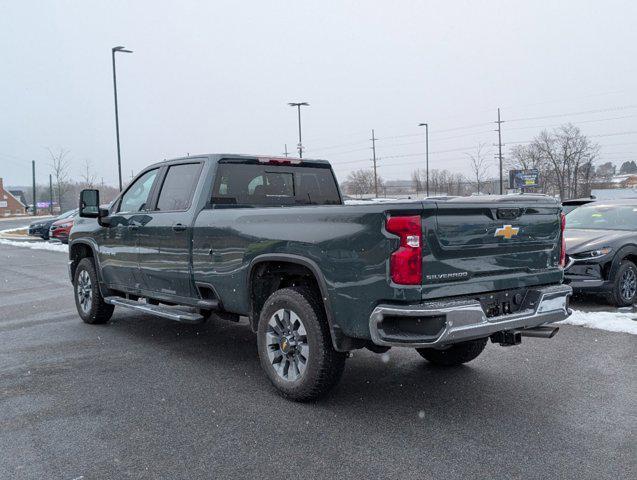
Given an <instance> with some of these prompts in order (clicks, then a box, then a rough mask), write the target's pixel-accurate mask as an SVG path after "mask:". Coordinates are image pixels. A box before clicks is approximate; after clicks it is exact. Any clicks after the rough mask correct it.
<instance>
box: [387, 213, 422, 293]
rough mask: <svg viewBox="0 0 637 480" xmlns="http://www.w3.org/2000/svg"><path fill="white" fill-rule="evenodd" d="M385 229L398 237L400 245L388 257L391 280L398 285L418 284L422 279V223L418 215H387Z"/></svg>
mask: <svg viewBox="0 0 637 480" xmlns="http://www.w3.org/2000/svg"><path fill="white" fill-rule="evenodd" d="M385 229H386V230H387V231H388V232H389V233H393V234H394V235H398V237H400V246H399V247H398V250H396V251H395V252H393V253H392V254H391V257H390V259H389V270H390V275H391V279H392V281H393V282H394V283H397V284H400V285H420V282H421V281H422V224H421V219H420V216H419V215H410V216H396V217H389V218H388V219H387V222H386V224H385Z"/></svg>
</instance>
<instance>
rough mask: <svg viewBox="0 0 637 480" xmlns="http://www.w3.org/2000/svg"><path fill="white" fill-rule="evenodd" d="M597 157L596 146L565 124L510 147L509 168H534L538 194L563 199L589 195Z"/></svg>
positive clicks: (574, 128) (572, 127)
mask: <svg viewBox="0 0 637 480" xmlns="http://www.w3.org/2000/svg"><path fill="white" fill-rule="evenodd" d="M598 154H599V145H598V144H596V143H593V142H591V141H590V140H589V139H588V137H586V136H585V135H584V134H582V132H581V131H580V129H579V128H577V127H576V126H574V125H572V124H570V123H569V124H566V125H562V126H561V127H559V128H556V129H555V130H553V131H551V132H549V131H547V130H544V131H542V132H540V134H539V135H538V136H537V137H535V139H533V141H532V142H531V143H529V144H528V145H527V146H524V147H517V148H514V149H513V150H512V151H511V160H510V162H509V166H510V167H514V168H522V169H529V168H537V169H538V170H539V172H540V183H541V189H542V191H543V192H544V193H548V194H558V195H559V196H560V198H562V199H563V200H564V199H567V198H574V197H577V196H582V195H588V194H590V188H591V182H592V179H593V174H594V170H595V169H594V166H593V164H594V162H595V160H596V159H597V156H598Z"/></svg>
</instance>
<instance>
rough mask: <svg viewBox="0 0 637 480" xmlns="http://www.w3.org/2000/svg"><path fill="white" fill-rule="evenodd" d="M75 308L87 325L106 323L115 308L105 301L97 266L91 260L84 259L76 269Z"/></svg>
mask: <svg viewBox="0 0 637 480" xmlns="http://www.w3.org/2000/svg"><path fill="white" fill-rule="evenodd" d="M73 286H74V287H75V306H76V307H77V313H79V314H80V317H81V318H82V320H83V321H84V322H85V323H90V324H98V323H106V322H108V321H109V320H110V319H111V316H112V315H113V310H114V309H115V307H114V306H113V305H109V304H108V303H106V302H105V301H104V297H102V294H101V292H100V288H99V285H98V281H97V273H96V272H95V265H93V260H92V259H90V258H83V259H82V260H80V263H78V265H77V268H76V269H75V275H74V281H73Z"/></svg>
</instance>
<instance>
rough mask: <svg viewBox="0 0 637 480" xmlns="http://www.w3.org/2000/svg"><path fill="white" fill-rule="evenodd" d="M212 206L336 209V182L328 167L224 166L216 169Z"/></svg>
mask: <svg viewBox="0 0 637 480" xmlns="http://www.w3.org/2000/svg"><path fill="white" fill-rule="evenodd" d="M211 203H212V205H214V206H226V207H231V206H235V207H256V206H272V207H275V206H285V205H290V206H299V205H340V204H341V203H342V202H341V197H340V194H339V192H338V188H337V186H336V179H335V178H334V175H333V173H332V170H331V168H330V167H329V165H328V164H314V163H309V162H308V163H306V164H305V165H304V164H300V165H280V164H276V163H275V164H270V163H261V162H258V161H256V160H255V161H254V162H241V163H238V162H228V163H224V162H223V160H222V161H220V162H219V164H218V165H217V174H216V176H215V184H214V187H213V191H212V198H211Z"/></svg>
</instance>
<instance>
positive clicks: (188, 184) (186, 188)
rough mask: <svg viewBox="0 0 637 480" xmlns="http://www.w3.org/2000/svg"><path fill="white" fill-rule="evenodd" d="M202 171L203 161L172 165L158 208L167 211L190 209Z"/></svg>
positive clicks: (167, 173)
mask: <svg viewBox="0 0 637 480" xmlns="http://www.w3.org/2000/svg"><path fill="white" fill-rule="evenodd" d="M200 172H201V163H185V164H180V165H172V166H170V167H169V168H168V172H166V177H165V178H164V183H163V184H162V186H161V191H160V192H159V199H158V200H157V207H156V210H159V211H165V212H170V211H183V210H188V209H189V208H190V205H191V203H192V197H193V195H194V193H195V187H196V186H197V180H198V179H199V174H200Z"/></svg>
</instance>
